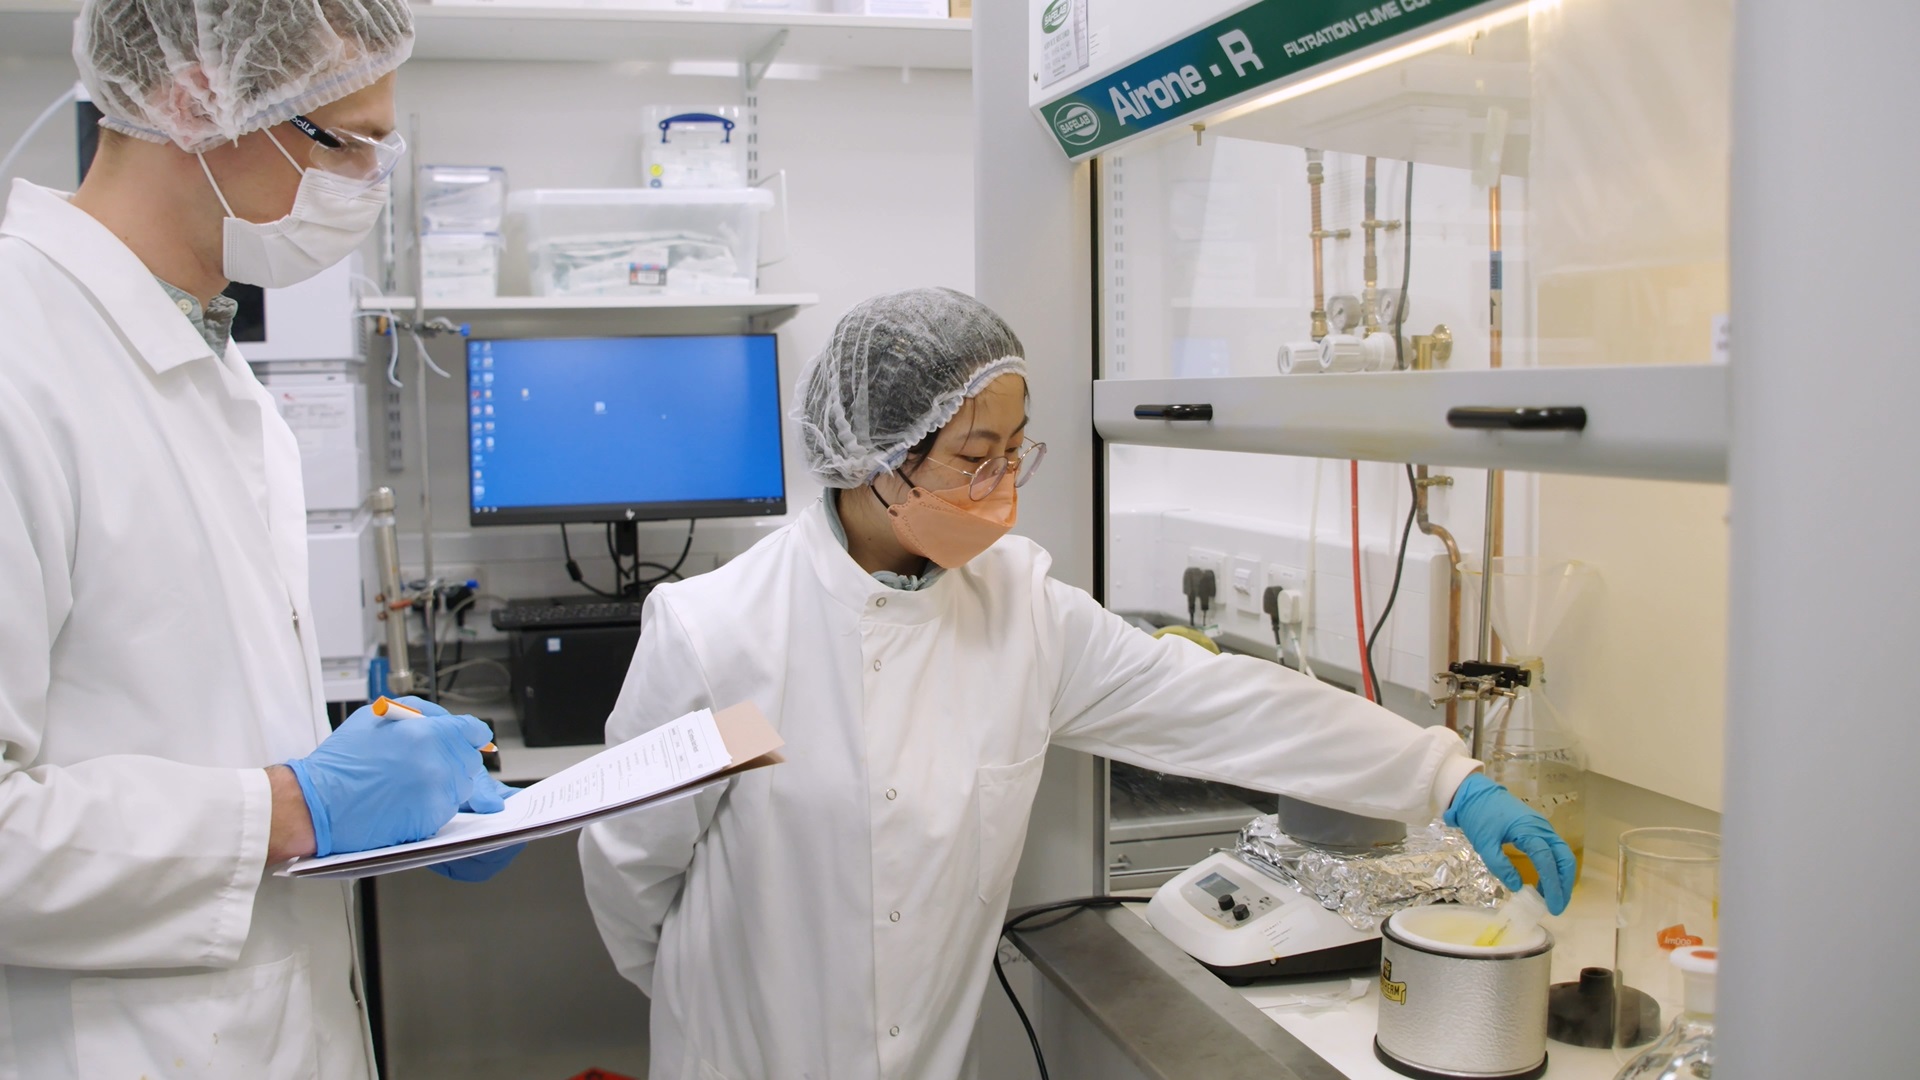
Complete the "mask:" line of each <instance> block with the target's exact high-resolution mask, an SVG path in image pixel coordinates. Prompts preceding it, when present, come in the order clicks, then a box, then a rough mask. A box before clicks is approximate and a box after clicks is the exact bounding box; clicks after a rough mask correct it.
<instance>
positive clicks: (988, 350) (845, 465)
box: [793, 289, 1027, 488]
mask: <svg viewBox="0 0 1920 1080" xmlns="http://www.w3.org/2000/svg"><path fill="white" fill-rule="evenodd" d="M1009 372H1012V373H1014V374H1017V375H1025V374H1026V372H1027V362H1026V359H1025V357H1024V350H1023V349H1022V348H1021V347H1020V339H1019V338H1017V337H1015V336H1014V334H1013V331H1012V329H1010V328H1009V327H1008V326H1007V324H1006V323H1005V322H1004V321H1002V320H1001V318H1000V316H998V315H995V314H994V313H993V311H992V310H991V309H989V308H988V307H987V306H986V305H985V304H982V303H981V302H980V301H978V300H975V299H974V298H973V297H971V296H968V295H967V294H965V293H962V292H956V291H954V290H952V289H908V290H906V291H905V292H896V293H887V294H886V295H884V296H876V297H874V298H872V299H870V300H863V301H861V302H860V303H858V304H856V305H854V307H853V309H852V310H851V311H848V312H847V313H846V314H845V315H844V316H842V317H841V319H840V324H839V325H838V326H836V327H834V329H833V340H832V341H830V342H828V343H827V347H826V348H825V349H823V350H821V352H820V355H818V356H816V357H814V358H813V361H812V362H811V363H810V364H808V365H807V368H806V370H805V371H803V372H801V373H800V388H799V393H798V395H797V396H798V397H799V399H800V401H799V404H798V405H797V406H795V408H794V411H793V418H794V420H796V421H798V422H799V425H800V435H801V440H802V442H804V443H805V446H806V453H807V467H808V468H809V469H810V470H811V471H812V472H813V475H814V476H815V477H816V478H818V479H819V481H820V482H821V483H823V484H825V485H827V486H828V487H833V488H855V487H859V486H861V485H862V484H865V483H867V482H868V481H870V480H872V479H873V478H874V477H876V476H878V475H880V474H881V473H883V472H886V471H888V470H889V469H894V468H897V467H899V465H900V463H901V462H902V461H904V460H906V456H907V452H908V451H909V450H911V449H912V448H913V447H914V445H915V444H917V443H919V442H920V440H922V439H924V438H926V437H927V436H928V435H930V434H932V433H933V432H935V431H938V430H939V429H940V428H941V427H942V426H944V425H945V424H946V422H947V421H949V420H951V419H953V417H954V414H955V413H957V412H959V411H960V405H961V403H962V402H964V401H966V399H968V398H970V397H972V396H974V395H975V394H978V393H979V392H980V391H981V390H983V389H985V388H986V385H987V384H988V383H990V382H992V381H993V380H994V379H996V378H998V377H999V376H1001V375H1005V374H1007V373H1009Z"/></svg>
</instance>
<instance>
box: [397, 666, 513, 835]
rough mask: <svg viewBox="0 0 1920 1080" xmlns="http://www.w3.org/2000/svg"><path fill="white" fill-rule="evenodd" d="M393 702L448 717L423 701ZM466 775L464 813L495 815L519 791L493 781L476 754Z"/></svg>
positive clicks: (414, 699) (485, 764) (484, 764)
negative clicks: (469, 782)
mask: <svg viewBox="0 0 1920 1080" xmlns="http://www.w3.org/2000/svg"><path fill="white" fill-rule="evenodd" d="M393 700H395V701H397V702H399V703H400V704H402V705H405V706H407V707H408V708H411V709H413V710H414V711H415V712H419V713H424V714H426V715H428V716H447V715H449V714H448V712H447V710H446V709H444V708H441V707H440V706H438V705H436V704H434V703H433V702H431V701H423V700H421V699H420V698H416V697H403V698H394V699H393ZM480 745H481V746H485V745H486V743H481V744H480ZM468 775H469V776H471V777H472V778H473V790H472V791H471V792H469V793H468V794H467V801H466V802H463V803H461V804H460V809H461V811H462V812H464V813H468V814H497V813H499V812H500V810H501V808H502V807H503V806H505V805H506V799H507V797H508V796H509V795H512V794H513V793H514V792H516V791H518V790H520V789H519V788H516V787H512V786H510V785H507V784H503V783H501V782H500V781H498V780H495V779H494V778H493V774H492V773H489V772H488V771H487V763H486V761H484V760H483V759H482V758H481V757H480V756H479V755H478V754H476V755H474V758H473V771H472V772H471V773H469V774H468ZM502 865H504V864H502Z"/></svg>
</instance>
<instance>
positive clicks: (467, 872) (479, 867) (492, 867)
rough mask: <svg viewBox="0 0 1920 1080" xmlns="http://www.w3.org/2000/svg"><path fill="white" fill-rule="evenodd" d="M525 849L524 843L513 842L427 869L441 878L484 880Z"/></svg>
mask: <svg viewBox="0 0 1920 1080" xmlns="http://www.w3.org/2000/svg"><path fill="white" fill-rule="evenodd" d="M526 849H527V845H525V844H515V845H513V846H512V847H503V848H499V849H496V850H494V851H484V852H481V853H480V854H478V855H469V856H467V857H466V858H464V859H455V860H453V861H452V862H443V863H434V864H433V865H432V866H429V867H427V869H429V870H431V871H433V872H434V873H436V874H439V875H440V876H441V877H443V878H451V879H452V880H454V881H485V880H487V879H488V878H490V877H492V876H493V875H495V874H497V873H499V872H500V871H502V870H505V869H506V868H507V864H508V863H510V862H512V861H513V860H514V857H515V856H517V855H519V854H520V853H521V852H522V851H525V850H526Z"/></svg>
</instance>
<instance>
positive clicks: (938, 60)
mask: <svg viewBox="0 0 1920 1080" xmlns="http://www.w3.org/2000/svg"><path fill="white" fill-rule="evenodd" d="M79 11H80V6H79V4H78V3H76V2H74V0H0V56H67V55H70V54H71V52H72V49H73V20H74V17H75V16H76V15H78V14H79ZM413 14H414V32H415V37H416V40H415V43H414V52H413V55H414V58H415V59H418V60H555V61H586V62H606V61H628V60H651V61H674V60H685V61H733V62H743V61H747V60H751V59H755V58H764V57H765V54H766V52H767V50H768V48H769V46H772V45H773V44H774V42H775V39H776V38H777V37H778V36H779V35H780V33H781V32H782V31H785V32H786V40H785V42H784V43H783V44H781V45H780V47H779V50H778V53H777V55H776V56H775V57H774V59H776V60H778V61H779V62H781V63H792V64H814V65H820V66H823V67H887V68H901V67H907V68H937V69H947V70H956V71H964V70H967V69H969V68H971V67H972V66H973V33H972V29H973V23H972V21H971V20H969V19H896V18H868V17H865V16H857V15H831V14H809V13H806V12H753V11H742V12H732V11H715V12H704V11H631V10H622V9H619V8H597V7H568V8H563V7H512V6H506V5H500V6H494V5H485V6H477V7H466V6H444V5H443V6H436V5H432V4H416V5H415V6H414V9H413Z"/></svg>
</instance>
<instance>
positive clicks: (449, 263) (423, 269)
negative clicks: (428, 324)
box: [420, 232, 504, 304]
mask: <svg viewBox="0 0 1920 1080" xmlns="http://www.w3.org/2000/svg"><path fill="white" fill-rule="evenodd" d="M503 247H504V245H503V244H502V243H501V240H500V234H499V233H497V232H487V233H427V234H426V235H424V236H422V237H421V238H420V298H421V301H422V302H423V303H426V304H459V303H468V302H471V301H474V300H491V299H493V298H494V297H495V296H497V295H498V294H499V292H500V252H501V250H502V248H503Z"/></svg>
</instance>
